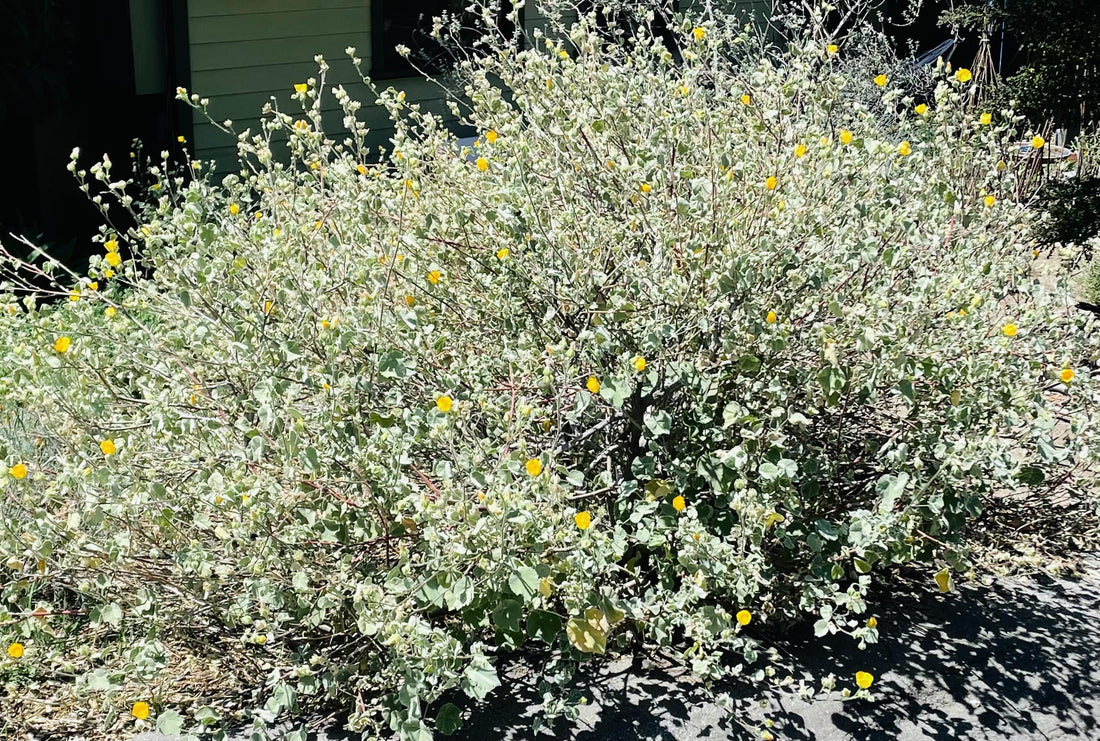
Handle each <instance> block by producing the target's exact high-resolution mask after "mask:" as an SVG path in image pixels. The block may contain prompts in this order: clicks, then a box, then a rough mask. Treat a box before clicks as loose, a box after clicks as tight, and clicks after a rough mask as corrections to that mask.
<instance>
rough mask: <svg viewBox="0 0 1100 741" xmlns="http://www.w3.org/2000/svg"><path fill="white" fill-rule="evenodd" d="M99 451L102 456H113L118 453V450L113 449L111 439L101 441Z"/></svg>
mask: <svg viewBox="0 0 1100 741" xmlns="http://www.w3.org/2000/svg"><path fill="white" fill-rule="evenodd" d="M99 449H100V450H101V451H102V452H103V455H114V454H115V453H116V452H117V451H118V448H116V447H115V441H114V440H112V439H111V438H107V439H106V440H101V441H100V442H99Z"/></svg>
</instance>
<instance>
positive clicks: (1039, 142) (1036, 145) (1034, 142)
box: [1031, 136, 1047, 149]
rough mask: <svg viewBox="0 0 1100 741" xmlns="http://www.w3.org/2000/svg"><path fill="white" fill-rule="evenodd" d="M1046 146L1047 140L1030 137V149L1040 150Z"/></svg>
mask: <svg viewBox="0 0 1100 741" xmlns="http://www.w3.org/2000/svg"><path fill="white" fill-rule="evenodd" d="M1046 144H1047V140H1046V139H1044V138H1043V137H1041V136H1035V137H1032V139H1031V148H1032V149H1042V148H1043V147H1045V146H1046Z"/></svg>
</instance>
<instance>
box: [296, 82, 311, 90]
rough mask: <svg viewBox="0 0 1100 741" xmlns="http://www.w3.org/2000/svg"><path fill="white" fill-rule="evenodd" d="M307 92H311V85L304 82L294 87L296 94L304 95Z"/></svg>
mask: <svg viewBox="0 0 1100 741" xmlns="http://www.w3.org/2000/svg"><path fill="white" fill-rule="evenodd" d="M307 90H309V85H307V84H305V83H304V82H299V83H296V84H295V85H294V92H296V93H304V92H305V91H307Z"/></svg>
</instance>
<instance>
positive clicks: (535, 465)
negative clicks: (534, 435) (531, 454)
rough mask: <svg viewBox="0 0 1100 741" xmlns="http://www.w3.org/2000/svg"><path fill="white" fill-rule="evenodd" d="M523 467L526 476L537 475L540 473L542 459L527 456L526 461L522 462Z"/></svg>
mask: <svg viewBox="0 0 1100 741" xmlns="http://www.w3.org/2000/svg"><path fill="white" fill-rule="evenodd" d="M523 467H524V468H526V469H527V475H528V476H538V475H539V474H540V473H542V461H540V460H539V459H538V458H529V459H527V462H526V463H525V464H523Z"/></svg>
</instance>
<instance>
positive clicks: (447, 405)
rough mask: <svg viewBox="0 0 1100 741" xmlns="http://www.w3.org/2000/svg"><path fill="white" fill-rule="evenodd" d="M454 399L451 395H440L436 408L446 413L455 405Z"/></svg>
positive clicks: (436, 401)
mask: <svg viewBox="0 0 1100 741" xmlns="http://www.w3.org/2000/svg"><path fill="white" fill-rule="evenodd" d="M454 403H455V402H454V399H452V398H451V397H449V396H440V397H439V398H438V399H436V400H435V408H436V409H438V410H439V411H441V412H443V413H444V414H446V413H447V412H449V411H451V408H452V407H453V406H454Z"/></svg>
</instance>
